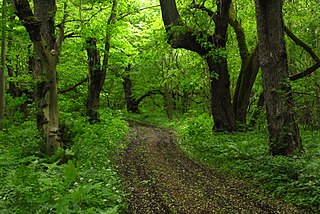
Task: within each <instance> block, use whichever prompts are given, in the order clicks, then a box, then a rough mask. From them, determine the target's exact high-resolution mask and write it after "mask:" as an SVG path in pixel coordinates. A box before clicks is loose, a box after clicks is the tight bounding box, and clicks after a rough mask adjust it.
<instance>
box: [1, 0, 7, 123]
mask: <svg viewBox="0 0 320 214" xmlns="http://www.w3.org/2000/svg"><path fill="white" fill-rule="evenodd" d="M6 14H7V1H6V0H3V1H2V36H1V40H2V41H1V69H0V120H1V119H3V118H4V113H5V85H6V84H5V68H6V31H7V29H6V25H7V15H6Z"/></svg>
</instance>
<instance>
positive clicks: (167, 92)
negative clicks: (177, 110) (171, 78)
mask: <svg viewBox="0 0 320 214" xmlns="http://www.w3.org/2000/svg"><path fill="white" fill-rule="evenodd" d="M164 101H165V105H164V107H165V110H166V113H167V116H168V118H169V119H172V116H173V105H172V90H171V87H170V85H169V83H168V82H165V83H164Z"/></svg>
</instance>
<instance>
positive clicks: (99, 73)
mask: <svg viewBox="0 0 320 214" xmlns="http://www.w3.org/2000/svg"><path fill="white" fill-rule="evenodd" d="M116 10H117V1H116V0H113V1H112V8H111V14H110V17H109V19H108V21H107V29H106V36H105V42H104V56H103V61H102V64H101V63H100V54H99V51H98V49H97V44H96V43H97V41H96V39H95V38H89V39H88V40H87V54H88V63H89V76H88V80H89V84H88V96H87V116H89V121H90V122H98V121H99V114H98V112H97V110H98V109H99V106H100V105H99V102H100V93H101V91H102V87H103V84H104V82H105V78H106V74H107V67H108V63H109V53H110V39H111V35H110V32H109V29H108V28H110V27H111V25H112V24H114V23H115V22H116Z"/></svg>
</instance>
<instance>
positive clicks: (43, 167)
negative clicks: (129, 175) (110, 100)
mask: <svg viewBox="0 0 320 214" xmlns="http://www.w3.org/2000/svg"><path fill="white" fill-rule="evenodd" d="M114 113H115V112H113V111H108V110H105V111H102V112H101V119H102V122H101V123H99V124H94V125H89V124H88V123H87V120H86V118H84V117H81V116H80V115H77V114H76V113H62V114H61V118H62V119H61V120H62V121H63V123H64V124H65V125H66V127H68V131H67V133H68V135H69V138H70V139H72V140H71V143H70V144H69V145H68V146H67V150H66V155H67V156H68V157H69V161H68V162H67V163H66V164H62V165H60V164H58V161H54V160H53V159H52V158H48V157H45V156H43V155H42V154H41V153H40V152H39V151H40V144H41V139H40V137H39V135H38V132H37V130H36V125H35V123H34V122H33V121H26V122H23V123H22V124H21V125H20V126H6V129H3V130H2V131H0V183H1V185H0V213H23V214H25V213H32V214H33V213H119V212H121V211H122V210H124V209H125V205H124V202H123V196H124V193H123V191H122V187H121V184H120V179H119V177H118V175H117V173H116V167H115V166H114V164H112V158H113V157H114V155H115V153H117V151H120V150H122V149H123V146H124V145H123V144H122V143H121V141H122V140H123V138H124V136H125V135H126V133H127V131H128V130H127V123H126V122H124V121H122V120H120V119H118V118H119V116H118V115H113V114H114Z"/></svg>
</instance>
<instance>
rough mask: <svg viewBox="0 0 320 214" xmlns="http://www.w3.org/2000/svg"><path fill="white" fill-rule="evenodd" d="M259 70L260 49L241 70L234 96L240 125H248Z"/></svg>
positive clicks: (256, 49)
mask: <svg viewBox="0 0 320 214" xmlns="http://www.w3.org/2000/svg"><path fill="white" fill-rule="evenodd" d="M259 68H260V61H259V48H258V47H256V48H255V49H254V50H253V52H252V53H251V55H250V56H249V58H248V59H247V61H246V62H245V65H244V67H242V68H241V71H240V74H239V77H238V80H237V85H236V89H235V93H234V96H233V111H234V114H235V116H236V121H237V122H239V123H240V124H246V118H247V112H248V106H249V103H250V95H251V91H252V87H253V84H254V82H255V80H256V77H257V74H258V71H259Z"/></svg>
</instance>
